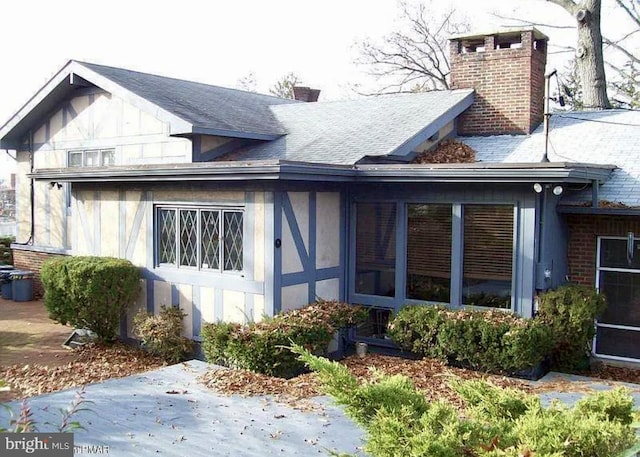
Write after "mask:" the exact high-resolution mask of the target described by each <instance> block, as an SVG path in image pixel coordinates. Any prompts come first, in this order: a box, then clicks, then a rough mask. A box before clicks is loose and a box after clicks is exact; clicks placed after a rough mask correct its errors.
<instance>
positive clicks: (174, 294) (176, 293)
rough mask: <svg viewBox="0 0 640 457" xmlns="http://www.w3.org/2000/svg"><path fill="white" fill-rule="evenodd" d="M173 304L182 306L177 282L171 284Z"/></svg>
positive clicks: (176, 306)
mask: <svg viewBox="0 0 640 457" xmlns="http://www.w3.org/2000/svg"><path fill="white" fill-rule="evenodd" d="M171 306H172V307H174V308H180V291H179V290H178V286H177V285H176V284H173V283H172V284H171Z"/></svg>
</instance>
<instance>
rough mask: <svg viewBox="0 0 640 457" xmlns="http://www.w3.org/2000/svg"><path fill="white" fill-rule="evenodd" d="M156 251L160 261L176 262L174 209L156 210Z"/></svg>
mask: <svg viewBox="0 0 640 457" xmlns="http://www.w3.org/2000/svg"><path fill="white" fill-rule="evenodd" d="M158 224H159V228H158V236H159V240H158V253H159V256H160V263H171V264H174V265H175V263H176V210H174V209H161V210H160V211H159V212H158Z"/></svg>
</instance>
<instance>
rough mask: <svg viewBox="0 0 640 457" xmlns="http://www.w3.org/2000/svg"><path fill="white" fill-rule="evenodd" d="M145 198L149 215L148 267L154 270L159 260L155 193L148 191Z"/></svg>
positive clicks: (147, 229) (147, 228)
mask: <svg viewBox="0 0 640 457" xmlns="http://www.w3.org/2000/svg"><path fill="white" fill-rule="evenodd" d="M144 196H145V200H146V201H147V210H146V214H147V225H146V228H145V229H146V231H147V267H148V268H153V267H154V265H155V264H154V261H155V259H156V258H157V256H156V243H155V237H154V233H155V232H154V229H155V227H157V224H156V219H155V217H156V215H155V211H154V209H153V193H152V192H151V191H146V192H145V193H144Z"/></svg>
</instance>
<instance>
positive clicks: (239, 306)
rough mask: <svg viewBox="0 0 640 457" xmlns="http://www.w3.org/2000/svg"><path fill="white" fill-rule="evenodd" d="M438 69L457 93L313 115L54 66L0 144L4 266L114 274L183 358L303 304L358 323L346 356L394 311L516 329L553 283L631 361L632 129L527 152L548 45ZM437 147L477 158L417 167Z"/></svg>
mask: <svg viewBox="0 0 640 457" xmlns="http://www.w3.org/2000/svg"><path fill="white" fill-rule="evenodd" d="M451 50H452V75H451V77H452V84H453V87H455V90H450V91H441V92H430V93H423V94H405V95H397V96H381V97H373V98H366V99H360V100H350V101H333V102H302V101H296V100H284V99H279V98H275V97H270V96H265V95H259V94H255V93H249V92H243V91H238V90H232V89H226V88H221V87H215V86H209V85H204V84H199V83H194V82H188V81H182V80H176V79H171V78H167V77H160V76H155V75H150V74H144V73H138V72H134V71H129V70H124V69H119V68H111V67H105V66H101V65H95V64H90V63H83V62H76V61H71V62H69V63H68V64H67V65H66V66H65V67H64V68H62V69H61V70H60V71H59V72H58V73H57V74H56V75H55V76H54V77H53V78H52V79H51V80H50V81H49V82H48V83H47V84H46V85H45V86H44V87H43V88H41V89H40V90H39V91H38V92H37V93H36V95H34V97H33V98H31V99H30V100H29V101H28V102H27V103H26V104H25V105H24V106H23V107H22V108H21V109H20V110H19V111H18V112H17V113H16V114H15V115H14V116H13V117H12V118H11V119H10V120H9V121H8V122H7V123H6V124H5V125H4V126H3V127H1V128H0V147H2V148H8V149H13V150H16V151H17V152H16V153H17V160H18V168H19V171H18V183H17V200H18V203H17V220H18V242H17V243H16V244H15V245H14V257H15V263H16V265H17V266H19V267H21V268H28V269H33V270H36V271H37V270H38V269H39V266H40V265H41V262H42V261H43V260H45V259H47V258H49V257H51V256H58V255H85V254H89V255H100V256H116V257H123V258H128V259H130V260H131V261H132V262H134V263H135V264H136V265H139V266H140V267H141V271H142V276H143V281H142V286H141V294H140V299H139V301H138V303H137V305H136V309H147V310H149V311H157V310H158V309H159V307H160V306H161V305H173V306H180V307H181V308H183V309H184V311H185V312H186V313H187V314H188V316H189V317H188V318H187V322H185V329H184V331H185V334H186V335H187V336H189V337H191V338H193V339H195V340H198V339H199V335H200V329H201V325H202V322H204V321H209V322H211V321H217V320H221V319H223V320H228V321H239V322H244V321H246V320H247V319H255V320H258V319H260V318H261V316H263V315H273V314H274V313H277V312H279V311H283V310H287V309H292V308H296V307H300V306H303V305H305V304H307V303H308V302H310V301H313V300H314V299H316V297H322V298H326V299H340V300H346V301H349V302H351V303H359V304H363V305H366V306H370V307H371V313H370V314H371V318H370V325H368V326H366V327H364V328H362V329H360V330H359V334H358V338H362V339H365V340H368V341H372V342H377V343H378V344H385V343H386V341H385V336H384V324H385V322H386V319H388V317H389V312H390V311H393V310H397V309H398V308H400V307H401V306H403V305H405V304H407V303H447V304H450V305H451V306H453V307H459V306H475V307H480V308H484V309H486V308H499V309H506V310H511V311H513V312H515V313H517V314H520V315H522V316H532V315H533V313H534V312H535V306H536V305H535V303H536V300H535V297H536V295H537V294H538V293H539V292H540V291H544V290H547V289H549V288H553V287H556V286H558V285H560V284H562V283H564V282H566V281H567V280H570V281H576V282H581V283H584V284H589V285H592V286H596V287H599V288H600V289H602V290H603V291H605V292H606V293H607V295H608V296H609V299H610V302H611V306H610V308H609V311H607V314H606V315H605V316H604V317H603V319H602V322H600V323H599V329H598V338H597V346H596V350H597V352H598V353H599V354H601V355H603V356H608V357H618V358H624V359H640V349H639V348H640V345H638V344H635V342H636V341H637V339H636V335H640V333H638V332H637V331H638V330H640V303H637V302H636V299H635V297H636V296H640V285H639V284H640V282H639V281H637V280H636V278H640V276H635V275H636V274H637V273H639V272H640V254H638V255H637V256H636V255H635V254H636V252H638V250H640V241H639V239H640V237H638V238H636V236H635V235H634V234H640V223H639V222H640V218H639V217H638V215H639V214H640V212H639V211H638V209H636V208H637V207H638V206H640V165H638V162H639V160H638V159H640V136H639V135H638V132H639V127H638V126H639V125H640V113H638V112H633V111H615V110H612V111H599V112H582V113H557V114H554V115H552V116H550V128H549V130H550V134H549V135H548V137H547V136H545V134H544V129H543V128H542V125H541V123H542V121H543V117H544V101H545V100H544V98H545V62H546V52H547V37H546V36H544V35H543V34H541V33H540V32H539V31H537V30H536V29H521V30H515V31H513V30H512V31H508V32H500V33H494V34H485V35H471V36H470V35H466V36H458V37H454V38H453V39H452V40H451ZM297 94H298V96H300V97H306V98H307V99H309V100H314V99H317V95H318V94H317V92H315V91H313V90H309V89H308V88H307V89H304V88H303V89H299V90H298V91H297ZM547 138H548V140H547ZM452 139H453V141H454V142H453V143H451V142H449V143H445V142H444V140H452ZM445 144H448V145H449V147H452V145H453V147H458V146H459V147H467V148H468V147H470V148H472V149H473V150H474V151H475V161H473V162H472V163H426V164H425V163H423V162H425V161H427V162H428V161H429V160H428V159H429V157H431V156H433V155H434V154H436V153H438V151H439V150H440V149H441V148H442V147H444V146H443V145H445ZM545 150H546V153H545ZM445 155H446V154H445ZM425 159H426V160H425ZM453 161H454V162H456V161H455V160H453ZM136 309H132V310H130V313H129V314H128V316H127V318H126V319H125V320H124V322H123V329H122V332H123V334H126V335H131V316H132V315H133V314H134V313H135V311H136Z"/></svg>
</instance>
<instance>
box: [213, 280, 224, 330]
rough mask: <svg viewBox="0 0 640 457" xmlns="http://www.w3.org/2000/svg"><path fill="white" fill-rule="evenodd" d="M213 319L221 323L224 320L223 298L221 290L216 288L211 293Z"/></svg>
mask: <svg viewBox="0 0 640 457" xmlns="http://www.w3.org/2000/svg"><path fill="white" fill-rule="evenodd" d="M213 297H214V298H213V300H214V302H213V317H214V319H215V320H216V322H219V321H222V320H223V318H224V308H223V303H222V300H223V297H222V289H220V288H219V287H216V288H215V290H214V291H213Z"/></svg>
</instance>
